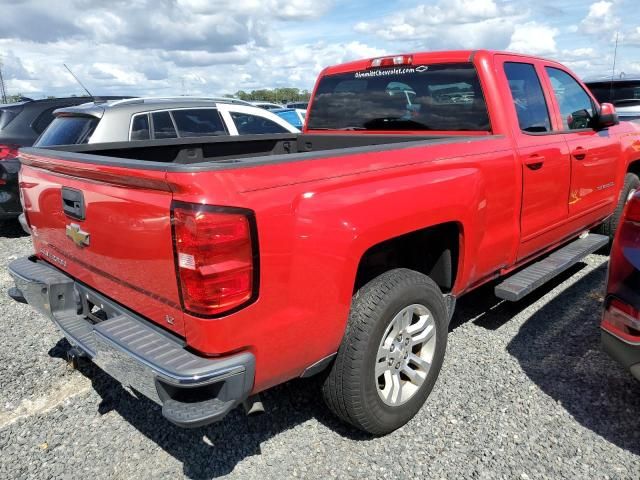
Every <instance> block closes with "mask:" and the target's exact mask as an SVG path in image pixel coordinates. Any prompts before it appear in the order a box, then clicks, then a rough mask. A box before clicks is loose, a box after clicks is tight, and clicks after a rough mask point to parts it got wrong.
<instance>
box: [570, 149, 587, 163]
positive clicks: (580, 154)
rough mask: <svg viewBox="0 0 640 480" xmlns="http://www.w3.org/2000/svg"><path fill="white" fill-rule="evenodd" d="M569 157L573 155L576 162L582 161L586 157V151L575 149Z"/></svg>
mask: <svg viewBox="0 0 640 480" xmlns="http://www.w3.org/2000/svg"><path fill="white" fill-rule="evenodd" d="M571 155H573V158H575V159H576V160H584V159H585V157H586V156H587V150H585V149H584V148H582V147H576V149H575V150H574V151H573V153H572V154H571Z"/></svg>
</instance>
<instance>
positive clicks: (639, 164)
mask: <svg viewBox="0 0 640 480" xmlns="http://www.w3.org/2000/svg"><path fill="white" fill-rule="evenodd" d="M627 172H631V173H635V174H636V175H638V176H639V177H640V159H637V160H634V161H632V162H631V163H630V164H629V166H628V168H627Z"/></svg>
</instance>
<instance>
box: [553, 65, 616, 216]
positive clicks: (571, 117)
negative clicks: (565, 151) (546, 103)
mask: <svg viewBox="0 0 640 480" xmlns="http://www.w3.org/2000/svg"><path fill="white" fill-rule="evenodd" d="M545 71H546V74H547V75H548V79H549V83H550V86H551V89H552V90H553V93H554V95H555V101H556V102H555V103H556V105H557V110H558V115H559V121H560V123H561V129H562V132H564V133H563V136H564V138H565V140H566V142H567V145H568V147H569V152H570V155H571V189H570V192H569V217H570V218H575V217H581V218H582V223H583V224H587V223H590V222H592V221H597V220H599V219H601V218H602V216H603V213H602V212H603V211H606V210H607V209H609V208H610V205H611V204H612V203H615V202H616V201H617V195H618V192H617V191H616V188H615V176H616V172H617V168H616V166H617V162H618V159H619V158H620V155H621V147H620V142H618V141H616V140H615V139H614V138H611V137H610V135H609V131H608V130H594V128H593V126H592V120H593V118H594V112H595V110H596V103H595V101H594V100H593V99H592V97H591V96H590V95H589V94H588V93H587V91H586V90H585V89H584V88H583V87H582V85H581V84H580V82H578V81H577V80H576V79H575V78H573V77H572V76H571V75H570V74H569V73H568V72H566V71H564V70H562V69H560V68H556V67H555V66H554V67H552V66H545Z"/></svg>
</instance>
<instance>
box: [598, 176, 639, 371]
mask: <svg viewBox="0 0 640 480" xmlns="http://www.w3.org/2000/svg"><path fill="white" fill-rule="evenodd" d="M635 187H636V189H637V188H640V184H638V183H637V184H636V185H635ZM604 307H605V308H604V314H603V316H602V323H601V327H602V346H603V348H604V350H605V351H606V352H607V353H608V354H609V355H611V357H613V358H614V359H615V360H617V361H618V362H619V363H620V364H622V365H623V366H624V367H625V368H626V369H628V370H629V371H630V372H631V373H632V374H633V376H634V377H636V378H637V379H639V380H640V191H633V192H632V194H631V197H630V200H629V201H628V202H627V205H626V206H625V208H624V210H623V212H622V218H621V219H620V222H619V225H618V230H617V232H616V235H615V238H614V240H613V245H612V248H611V257H610V259H609V278H608V281H607V290H606V296H605V301H604Z"/></svg>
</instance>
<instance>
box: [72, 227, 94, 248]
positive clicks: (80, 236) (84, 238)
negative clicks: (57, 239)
mask: <svg viewBox="0 0 640 480" xmlns="http://www.w3.org/2000/svg"><path fill="white" fill-rule="evenodd" d="M67 237H69V238H70V239H71V240H73V243H75V244H76V245H77V246H79V247H80V248H82V247H87V246H89V233H88V232H83V231H82V230H80V225H78V224H76V223H70V224H69V225H67Z"/></svg>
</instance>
